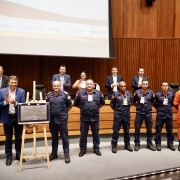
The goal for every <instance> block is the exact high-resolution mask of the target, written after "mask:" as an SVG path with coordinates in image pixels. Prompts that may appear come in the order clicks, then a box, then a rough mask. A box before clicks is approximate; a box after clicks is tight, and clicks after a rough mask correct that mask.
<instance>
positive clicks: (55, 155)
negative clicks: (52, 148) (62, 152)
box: [49, 154, 58, 161]
mask: <svg viewBox="0 0 180 180" xmlns="http://www.w3.org/2000/svg"><path fill="white" fill-rule="evenodd" d="M57 158H58V156H57V154H51V155H50V156H49V160H50V161H52V160H53V159H57Z"/></svg>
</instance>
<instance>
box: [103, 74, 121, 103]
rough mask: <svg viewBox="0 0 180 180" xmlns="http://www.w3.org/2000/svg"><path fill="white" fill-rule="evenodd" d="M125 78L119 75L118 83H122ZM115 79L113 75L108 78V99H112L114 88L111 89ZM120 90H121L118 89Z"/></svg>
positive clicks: (106, 85)
mask: <svg viewBox="0 0 180 180" xmlns="http://www.w3.org/2000/svg"><path fill="white" fill-rule="evenodd" d="M122 80H123V78H122V76H121V75H119V74H117V82H118V83H119V82H120V81H122ZM113 83H114V82H113V77H112V75H110V76H108V77H107V79H106V84H105V87H106V88H107V93H106V96H107V97H108V99H111V96H112V94H113V93H114V92H113V88H112V87H111V84H113ZM118 89H119V88H118Z"/></svg>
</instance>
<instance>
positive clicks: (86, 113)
mask: <svg viewBox="0 0 180 180" xmlns="http://www.w3.org/2000/svg"><path fill="white" fill-rule="evenodd" d="M92 96H93V98H92V101H88V93H87V91H86V90H81V91H79V92H78V94H77V96H76V98H75V100H74V106H79V107H80V110H81V120H82V121H90V122H95V121H99V108H100V105H104V104H105V101H104V97H103V95H102V93H101V92H100V91H97V90H95V89H94V90H93V92H92Z"/></svg>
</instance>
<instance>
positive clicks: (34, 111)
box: [18, 102, 50, 124]
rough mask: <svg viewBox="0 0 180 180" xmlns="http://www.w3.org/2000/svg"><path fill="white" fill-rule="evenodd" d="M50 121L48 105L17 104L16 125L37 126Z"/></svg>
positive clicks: (46, 103)
mask: <svg viewBox="0 0 180 180" xmlns="http://www.w3.org/2000/svg"><path fill="white" fill-rule="evenodd" d="M49 120H50V113H49V103H48V102H45V103H18V123H19V124H38V123H48V122H49Z"/></svg>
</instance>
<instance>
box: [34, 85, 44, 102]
mask: <svg viewBox="0 0 180 180" xmlns="http://www.w3.org/2000/svg"><path fill="white" fill-rule="evenodd" d="M40 92H42V99H43V100H45V99H46V89H45V87H44V85H43V84H36V100H40V94H39V93H40Z"/></svg>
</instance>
